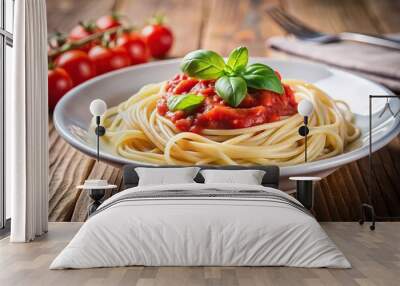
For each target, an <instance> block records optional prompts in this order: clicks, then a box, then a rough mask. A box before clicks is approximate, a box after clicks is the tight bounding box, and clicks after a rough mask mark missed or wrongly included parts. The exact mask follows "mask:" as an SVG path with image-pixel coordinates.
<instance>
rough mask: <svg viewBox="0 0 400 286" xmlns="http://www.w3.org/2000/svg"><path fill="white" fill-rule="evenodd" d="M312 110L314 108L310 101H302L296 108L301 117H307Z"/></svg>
mask: <svg viewBox="0 0 400 286" xmlns="http://www.w3.org/2000/svg"><path fill="white" fill-rule="evenodd" d="M313 110H314V106H313V104H312V103H311V101H309V100H306V99H303V100H302V101H300V103H299V105H298V106H297V111H298V112H299V114H300V115H301V116H303V117H306V116H307V117H309V116H310V115H311V114H312V112H313Z"/></svg>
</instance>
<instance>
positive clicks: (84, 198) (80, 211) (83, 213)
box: [71, 162, 122, 222]
mask: <svg viewBox="0 0 400 286" xmlns="http://www.w3.org/2000/svg"><path fill="white" fill-rule="evenodd" d="M87 179H104V180H108V183H109V184H112V185H117V186H118V189H117V190H116V191H117V192H118V191H119V190H120V188H121V183H122V173H121V170H120V169H118V168H115V167H113V166H111V165H109V164H106V163H103V162H100V163H98V162H96V163H95V164H94V167H93V169H92V170H91V172H90V174H89V176H88V177H87ZM111 194H113V193H112V192H111V191H108V192H107V193H106V196H105V199H107V198H108V197H110V195H111ZM90 203H91V199H90V198H89V196H88V194H87V192H85V191H82V192H81V193H80V194H79V198H78V200H77V202H76V205H75V208H74V211H73V215H72V218H71V221H74V222H76V221H84V220H85V219H86V218H87V207H88V206H89V205H90Z"/></svg>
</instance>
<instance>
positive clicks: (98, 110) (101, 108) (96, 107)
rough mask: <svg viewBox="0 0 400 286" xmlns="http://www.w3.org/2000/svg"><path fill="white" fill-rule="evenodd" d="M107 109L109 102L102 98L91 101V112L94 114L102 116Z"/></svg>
mask: <svg viewBox="0 0 400 286" xmlns="http://www.w3.org/2000/svg"><path fill="white" fill-rule="evenodd" d="M106 110H107V104H106V103H105V102H104V101H103V100H101V99H95V100H93V101H92V102H91V103H90V112H91V113H92V114H93V116H102V115H103V114H104V113H105V112H106Z"/></svg>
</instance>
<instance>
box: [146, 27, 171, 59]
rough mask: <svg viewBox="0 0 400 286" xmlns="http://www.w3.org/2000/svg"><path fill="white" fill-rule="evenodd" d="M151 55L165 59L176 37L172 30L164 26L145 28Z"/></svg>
mask: <svg viewBox="0 0 400 286" xmlns="http://www.w3.org/2000/svg"><path fill="white" fill-rule="evenodd" d="M142 34H143V36H144V37H145V40H146V43H147V46H148V47H149V50H150V54H151V55H152V56H153V57H155V58H162V57H165V56H166V55H167V53H168V51H169V50H170V49H171V47H172V43H173V41H174V36H173V34H172V32H171V30H170V29H169V28H168V27H166V26H164V25H162V24H153V25H147V26H146V27H144V28H143V30H142Z"/></svg>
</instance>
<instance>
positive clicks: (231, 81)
mask: <svg viewBox="0 0 400 286" xmlns="http://www.w3.org/2000/svg"><path fill="white" fill-rule="evenodd" d="M215 89H216V90H217V93H218V95H219V96H220V97H221V98H222V99H223V100H224V101H225V102H227V103H228V104H229V105H230V106H232V107H237V106H238V105H239V104H240V103H241V102H242V100H243V99H244V98H245V97H246V94H247V85H246V81H245V80H244V79H243V78H241V77H239V76H223V77H220V78H219V79H218V80H217V82H216V83H215Z"/></svg>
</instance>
